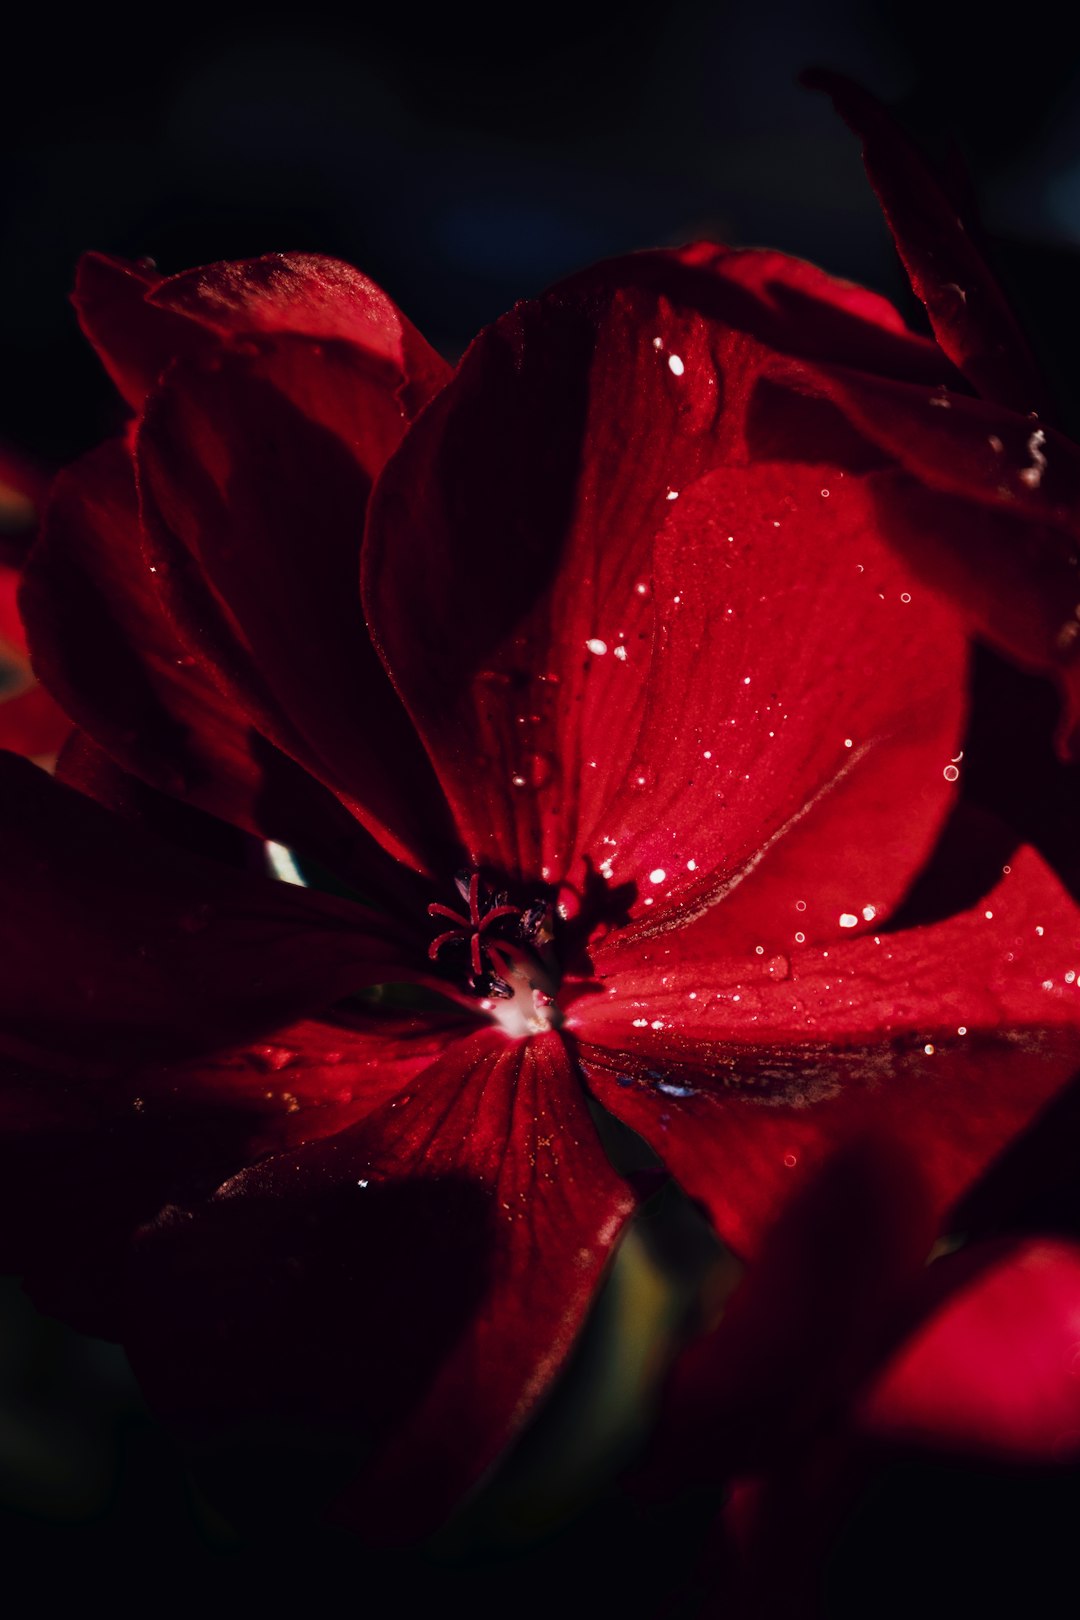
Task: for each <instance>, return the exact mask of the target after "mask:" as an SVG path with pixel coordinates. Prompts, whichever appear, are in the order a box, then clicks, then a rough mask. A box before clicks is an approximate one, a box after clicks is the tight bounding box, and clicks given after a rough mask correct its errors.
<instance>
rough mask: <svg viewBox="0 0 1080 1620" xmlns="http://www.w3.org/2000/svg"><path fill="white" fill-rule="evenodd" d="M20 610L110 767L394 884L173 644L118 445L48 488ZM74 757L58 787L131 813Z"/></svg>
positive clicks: (369, 848)
mask: <svg viewBox="0 0 1080 1620" xmlns="http://www.w3.org/2000/svg"><path fill="white" fill-rule="evenodd" d="M0 577H2V576H0ZM21 602H22V608H23V612H24V613H25V615H26V620H27V624H28V626H29V629H30V632H31V636H32V639H33V645H34V660H35V665H36V667H37V668H38V670H39V671H40V672H41V674H42V677H43V678H44V679H45V680H46V681H47V683H48V685H49V687H50V689H51V690H52V691H53V692H54V693H55V694H56V695H57V696H58V697H59V699H60V701H61V702H62V703H63V705H64V709H65V711H66V712H67V714H69V715H70V716H72V717H73V718H74V719H75V720H76V721H77V722H78V724H79V725H80V726H82V727H84V728H85V730H86V731H87V733H89V735H90V736H92V737H93V738H94V740H95V741H96V743H97V744H98V745H100V748H102V749H104V750H106V751H107V754H108V756H109V757H110V759H111V760H112V761H115V762H116V765H117V766H122V767H123V768H124V770H125V771H127V772H130V773H131V774H132V775H134V776H136V777H138V778H140V779H141V780H142V781H143V782H145V783H147V784H149V786H151V787H153V788H156V789H158V790H160V791H161V792H162V793H165V794H168V795H170V796H175V797H177V798H181V799H183V800H184V801H185V803H187V804H190V805H194V806H196V807H197V808H198V809H200V810H206V811H209V812H210V813H211V814H212V815H215V816H219V817H221V818H222V819H224V820H226V821H229V822H231V823H233V825H235V826H238V827H241V828H243V829H244V830H245V831H249V832H254V833H257V834H259V835H260V836H262V837H264V838H272V839H275V840H277V841H279V842H281V843H285V844H287V845H290V846H295V847H296V848H298V849H300V850H301V851H302V852H304V853H305V854H308V855H310V856H313V857H317V858H318V859H320V860H321V861H323V862H324V863H325V864H327V865H328V866H329V867H330V868H331V869H332V870H333V871H335V872H337V873H338V874H340V875H342V876H344V877H351V878H353V879H355V880H362V885H363V892H364V893H366V894H371V895H374V894H376V893H379V894H382V893H384V892H386V890H387V889H388V887H393V878H394V875H395V874H394V873H393V872H392V871H390V870H387V868H391V867H396V865H397V863H396V862H393V863H391V862H389V861H388V860H387V858H386V857H385V856H384V855H383V853H382V851H381V850H380V849H379V847H378V846H377V845H376V844H375V843H374V841H373V840H371V839H370V838H369V837H368V835H367V834H366V833H365V832H364V831H363V829H362V828H361V827H359V826H358V825H357V823H356V821H355V819H354V818H353V817H352V816H351V815H349V813H348V812H347V811H346V810H345V808H344V807H343V806H342V805H341V804H340V802H339V801H338V800H336V799H335V798H334V796H333V795H332V794H330V793H329V792H328V791H327V790H326V789H325V788H323V787H322V786H321V785H320V784H319V783H317V782H316V781H315V780H314V779H313V778H312V777H311V776H309V775H308V774H307V773H306V772H305V771H302V770H300V769H299V768H298V767H297V766H296V765H295V764H294V763H293V762H292V761H291V760H289V759H288V758H286V757H285V756H284V755H283V754H281V753H280V752H279V750H277V749H276V748H274V747H273V745H272V744H271V743H270V742H268V741H266V740H265V739H264V738H263V737H261V736H259V735H258V733H257V732H256V731H255V730H254V729H253V728H252V726H251V725H250V724H249V722H248V718H247V716H246V714H245V713H244V712H243V710H242V709H240V708H238V706H237V705H236V704H235V703H234V702H233V701H232V700H231V699H230V698H229V697H228V696H226V695H225V694H224V693H223V692H222V691H221V690H220V688H219V686H218V685H217V683H216V682H215V681H214V679H213V678H212V675H211V674H210V673H209V672H208V671H207V669H206V667H205V666H204V664H203V663H202V662H201V661H200V660H199V659H198V658H197V656H196V655H195V654H194V653H193V652H192V650H191V649H190V648H189V646H188V644H187V643H186V642H185V641H184V640H183V639H182V638H181V636H180V634H179V632H178V630H177V628H176V625H175V624H174V622H173V620H172V619H171V618H170V616H169V613H168V611H167V608H166V604H165V601H164V598H163V593H162V591H161V590H160V589H159V576H158V575H157V574H155V573H153V572H151V569H150V567H149V566H148V562H147V558H146V556H145V554H144V549H143V539H142V531H141V527H140V524H139V518H138V512H137V509H136V499H135V487H134V478H133V469H132V466H131V462H130V459H129V457H128V455H127V453H126V451H125V450H124V449H123V447H122V446H121V445H119V444H110V445H105V446H103V447H102V448H101V449H99V450H95V451H93V452H92V453H91V454H90V455H89V456H86V457H84V459H83V460H82V461H81V462H79V463H77V464H76V466H75V467H74V468H72V469H70V470H69V471H68V472H66V473H64V474H62V475H61V477H60V478H59V479H58V480H57V482H56V487H55V493H54V497H53V500H52V502H51V505H50V507H49V512H48V516H47V520H46V523H45V525H44V529H43V532H42V535H41V537H40V539H39V541H38V543H37V545H36V546H35V548H34V551H33V554H32V557H31V559H30V562H29V563H28V565H27V568H26V576H25V582H24V586H23V590H22V597H21ZM69 729H70V722H69ZM20 751H21V750H20ZM77 752H78V760H76V758H75V755H74V754H73V753H72V751H71V750H69V751H68V755H67V758H66V759H65V762H64V771H65V775H64V779H65V780H67V781H70V782H72V783H73V784H74V785H76V786H78V787H79V788H80V789H81V791H83V792H88V793H90V794H92V795H93V796H95V797H97V798H98V799H99V800H100V801H101V802H102V803H106V804H109V805H110V807H112V808H117V809H121V810H122V811H124V813H127V812H128V811H129V810H130V808H131V805H130V803H129V801H130V799H131V784H130V783H127V785H126V787H125V788H124V790H123V791H122V792H120V793H119V794H117V793H116V792H115V791H112V790H109V789H107V788H105V787H104V785H103V780H102V778H103V773H104V774H107V775H114V776H117V777H118V778H119V777H120V776H122V773H120V772H118V771H117V770H116V768H115V767H111V766H110V765H109V764H108V763H107V762H105V761H104V760H103V759H102V757H101V755H100V754H99V753H96V752H95V751H94V750H93V749H92V747H91V746H90V745H88V744H87V743H85V742H84V743H83V744H82V745H81V747H80V749H79V750H78V751H77ZM114 787H115V784H114ZM417 903H418V905H419V904H422V897H419V899H418V901H417Z"/></svg>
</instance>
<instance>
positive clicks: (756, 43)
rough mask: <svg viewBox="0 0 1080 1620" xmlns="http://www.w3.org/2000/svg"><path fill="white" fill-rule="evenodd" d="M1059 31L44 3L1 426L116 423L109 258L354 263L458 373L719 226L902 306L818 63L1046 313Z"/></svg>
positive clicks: (27, 81)
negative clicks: (512, 313) (884, 129)
mask: <svg viewBox="0 0 1080 1620" xmlns="http://www.w3.org/2000/svg"><path fill="white" fill-rule="evenodd" d="M1054 15H1055V13H1054V9H1053V8H1050V7H1046V6H1043V7H1039V8H1035V7H1030V8H1028V11H1027V12H1025V11H1024V10H1023V9H1022V8H1021V9H1016V10H1014V11H1013V12H1012V13H1010V14H1009V17H1008V20H1007V22H1006V21H1003V20H1002V18H1001V17H999V16H997V15H996V14H995V13H992V12H991V11H990V10H989V9H984V10H983V11H981V12H977V11H975V9H974V8H971V9H968V8H966V7H965V8H961V7H956V6H952V7H950V6H949V5H948V4H941V3H937V4H935V3H928V0H915V3H911V0H908V3H878V4H877V5H875V6H860V5H857V4H851V3H844V0H823V3H816V4H813V5H808V4H805V3H803V0H780V3H776V0H773V3H771V4H770V3H768V0H763V3H752V0H744V3H740V4H724V3H722V0H721V3H713V4H709V3H707V0H675V3H674V4H669V5H665V6H662V7H661V6H656V7H646V6H643V5H640V4H624V5H615V4H610V3H609V4H598V3H596V0H551V3H549V4H547V5H545V6H544V7H543V8H521V9H518V10H504V11H501V12H490V11H486V10H485V11H483V12H481V11H479V10H473V11H470V9H469V8H468V7H464V8H463V7H461V6H454V7H449V6H448V7H444V8H441V9H440V10H438V11H434V12H432V13H428V12H427V11H425V10H423V9H419V8H416V7H414V6H410V5H408V4H398V5H392V4H391V5H381V6H378V7H375V6H365V5H361V6H357V7H355V8H352V9H343V8H341V7H339V6H328V5H326V4H325V0H310V3H305V4H303V5H293V6H288V7H286V6H281V5H256V4H248V5H237V4H229V3H228V0H226V3H224V4H220V5H214V4H211V5H203V6H199V7H196V6H191V5H187V6H179V5H177V4H175V3H173V4H166V5H161V4H158V5H156V6H153V7H145V8H142V9H140V10H138V11H136V10H134V9H130V10H127V11H123V10H117V9H116V8H115V7H109V8H105V7H91V8H86V9H84V10H82V11H81V12H77V13H75V14H74V15H73V16H68V15H64V16H63V17H61V15H60V14H59V13H58V12H55V11H53V10H52V9H51V8H49V7H48V6H47V5H39V6H33V5H23V6H21V7H20V8H19V11H18V14H16V15H14V16H12V15H9V16H8V17H7V18H6V19H5V22H4V25H3V30H2V32H0V59H2V61H3V75H2V82H0V119H2V120H3V123H4V126H5V133H4V137H3V145H2V149H0V352H2V353H3V356H4V371H3V376H4V387H3V390H2V392H0V433H3V434H4V435H6V436H7V438H8V440H9V441H14V442H16V443H21V444H23V445H26V446H31V447H34V448H36V449H39V450H40V451H41V452H42V453H44V454H46V455H47V456H49V457H50V458H66V457H69V456H70V455H72V454H73V453H74V452H75V451H77V450H78V449H80V448H82V447H83V446H85V445H86V444H88V443H90V442H92V441H93V440H94V439H95V437H99V436H101V434H102V433H103V432H104V431H106V430H107V429H108V428H109V427H110V426H111V421H110V419H109V417H108V403H107V401H108V394H107V391H106V389H105V387H104V385H103V384H102V382H101V380H100V378H99V376H98V373H97V371H96V369H95V365H94V362H93V360H92V359H91V357H90V356H89V354H88V353H87V352H86V351H85V349H84V348H83V347H82V345H81V343H80V340H79V338H78V335H77V333H76V330H75V324H74V321H73V319H72V317H71V314H70V311H69V310H68V308H67V305H66V294H67V291H68V288H69V287H70V283H71V276H72V269H73V266H74V263H75V260H76V258H77V256H78V254H79V253H80V252H81V251H82V250H83V249H85V248H87V247H96V248H101V249H105V250H108V251H112V252H117V253H122V254H129V255H131V256H132V257H137V256H140V255H143V254H147V255H150V256H151V257H153V258H155V259H156V260H157V261H158V263H159V265H160V267H161V268H162V269H163V270H165V271H172V270H178V269H182V268H186V267H187V266H189V265H192V264H196V263H200V262H205V261H207V260H212V259H215V258H234V257H238V256H244V255H248V254H253V253H260V252H267V251H278V250H285V249H292V248H307V249H313V250H319V251H323V252H329V253H335V254H338V255H340V256H342V257H344V258H347V259H349V260H350V261H352V262H353V263H355V264H357V265H359V266H360V268H362V269H363V270H365V271H366V272H367V273H368V274H370V275H371V276H373V277H374V278H375V279H376V280H377V281H379V282H380V283H382V285H384V286H385V288H386V289H387V291H388V292H390V293H391V295H392V296H393V297H394V298H396V299H397V300H398V302H399V303H400V304H401V305H402V307H403V308H404V309H405V311H406V313H407V314H408V315H410V316H411V317H412V319H413V320H414V321H415V322H416V323H417V324H418V325H419V326H420V327H421V329H422V330H423V331H424V332H425V333H426V335H427V336H429V337H430V338H431V340H432V341H433V342H435V343H436V344H437V345H438V346H441V347H442V348H444V349H445V350H447V351H455V350H460V348H461V347H462V346H463V345H464V344H465V343H466V342H467V341H468V339H469V338H470V337H471V336H472V334H473V333H474V332H475V331H476V330H477V328H478V327H479V326H480V325H482V324H483V323H484V322H486V321H488V320H490V319H492V318H493V317H494V316H496V315H498V314H499V313H501V311H502V310H503V309H505V308H506V307H507V306H508V305H509V304H511V303H512V302H513V301H514V299H515V298H518V297H521V296H523V295H527V294H531V293H534V292H536V291H538V290H539V289H540V288H541V287H543V286H545V285H546V284H547V283H549V282H550V281H552V280H553V279H555V278H556V277H558V276H559V275H561V274H563V273H564V272H566V271H568V270H571V269H573V268H575V267H577V266H580V265H582V264H585V263H587V262H589V261H590V260H593V259H597V258H601V257H604V256H606V255H610V254H614V253H618V252H621V251H624V250H626V249H628V248H635V247H646V246H652V245H656V244H658V243H666V242H676V241H683V240H687V239H691V238H694V237H696V236H703V235H711V236H714V237H719V238H720V239H722V240H727V241H731V242H735V243H742V244H766V245H769V246H774V247H779V248H783V249H786V250H788V251H790V252H795V253H800V254H803V255H805V256H806V257H808V258H812V259H815V260H816V261H817V262H819V263H821V264H822V265H824V266H825V267H826V268H827V269H830V270H833V271H836V272H839V273H842V274H845V275H848V276H851V277H853V278H855V279H861V280H864V281H867V282H868V283H870V284H872V285H874V286H877V287H879V288H881V289H882V290H885V291H890V292H892V293H894V294H895V295H897V296H900V295H901V291H902V289H901V283H900V280H899V278H898V276H897V273H896V268H895V264H894V261H893V258H892V255H891V251H890V248H889V245H888V240H887V237H886V235H885V232H884V229H883V227H882V225H881V222H880V219H879V217H878V215H877V211H876V208H875V206H874V202H873V199H872V198H871V196H870V194H869V192H868V190H867V187H866V185H865V183H864V180H863V177H862V172H861V167H860V164H859V159H858V153H857V150H856V148H855V144H854V142H853V141H852V139H851V137H850V136H849V135H848V133H847V132H846V130H844V129H843V128H842V127H841V126H840V125H839V123H838V122H837V120H836V119H835V118H834V116H833V114H832V112H831V110H830V109H829V107H828V105H827V104H826V102H825V101H824V100H823V98H821V97H820V96H814V95H811V94H809V93H807V92H805V91H802V90H800V89H799V88H798V87H797V85H796V83H795V80H796V75H797V74H798V72H799V71H800V70H801V69H802V68H804V67H806V66H808V65H810V64H813V63H822V64H825V65H829V66H832V67H837V68H841V69H843V70H845V71H847V72H849V73H851V74H853V75H854V76H856V77H858V78H860V79H861V80H863V82H864V83H866V84H868V85H869V86H870V87H871V88H873V89H874V90H876V91H877V92H878V93H879V94H880V95H882V96H883V97H885V98H886V99H888V100H890V101H892V102H894V103H895V104H896V105H898V106H899V107H900V108H901V109H902V111H903V113H904V115H905V117H906V118H907V119H908V121H909V122H910V123H911V124H912V125H913V127H915V128H917V129H918V130H919V131H920V132H921V133H922V134H923V135H924V136H925V137H926V138H927V139H928V140H929V141H930V143H931V145H932V146H933V147H935V148H936V149H937V151H938V152H939V153H940V154H941V156H942V158H943V159H948V158H949V153H950V148H951V147H953V146H955V147H956V148H958V149H959V150H960V151H961V152H962V154H963V157H964V159H965V160H966V162H967V164H968V165H969V167H970V171H971V174H972V179H973V186H974V191H975V193H976V194H977V196H978V198H979V200H980V201H981V203H982V204H983V208H984V213H985V215H986V218H987V222H988V224H989V225H990V226H991V227H992V228H993V229H994V231H995V232H997V233H998V234H999V235H1004V236H1007V237H1013V238H1016V237H1020V238H1025V239H1027V241H1028V243H1029V244H1038V245H1039V246H1038V247H1036V246H1031V245H1029V246H1027V247H1026V248H1025V249H1023V250H1021V249H1019V248H1016V247H1015V246H1012V245H1010V246H1008V247H1007V248H1006V251H1004V252H1003V254H1002V258H1003V261H1004V262H1005V263H1006V268H1007V271H1008V273H1009V277H1010V279H1011V280H1012V281H1013V282H1014V283H1015V284H1016V285H1017V286H1018V288H1019V293H1020V298H1021V302H1027V303H1031V302H1036V303H1037V306H1038V310H1039V312H1040V314H1042V315H1045V314H1046V313H1047V281H1048V279H1050V278H1049V277H1048V275H1047V272H1046V267H1045V265H1044V263H1043V262H1042V261H1043V260H1044V259H1045V258H1046V257H1047V255H1046V254H1045V253H1044V252H1043V251H1042V247H1041V245H1042V244H1045V243H1052V244H1058V245H1059V246H1060V245H1066V244H1071V242H1072V241H1073V239H1074V237H1075V236H1076V235H1077V234H1080V144H1078V143H1080V108H1078V107H1077V103H1076V100H1075V98H1074V96H1073V95H1072V90H1073V85H1074V79H1075V74H1076V68H1077V53H1076V49H1075V46H1074V41H1073V39H1072V34H1071V29H1070V27H1069V25H1068V24H1067V23H1065V22H1062V21H1057V22H1055V21H1054ZM1033 261H1038V263H1037V264H1035V263H1034V262H1033ZM1069 271H1070V272H1071V265H1070V266H1069ZM1036 279H1037V280H1038V283H1039V286H1040V291H1039V294H1038V298H1037V300H1033V299H1032V297H1031V294H1030V285H1031V284H1032V283H1033V281H1035V280H1036ZM1062 281H1063V284H1067V285H1068V286H1069V302H1070V303H1071V292H1072V287H1074V286H1075V278H1073V277H1071V275H1070V274H1068V273H1066V272H1065V271H1062ZM1063 296H1064V295H1063ZM1059 341H1060V333H1056V334H1054V336H1053V338H1052V340H1051V347H1053V348H1055V349H1056V347H1057V346H1058V343H1059ZM1071 341H1072V340H1071V338H1070V342H1071Z"/></svg>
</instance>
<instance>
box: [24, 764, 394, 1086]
mask: <svg viewBox="0 0 1080 1620" xmlns="http://www.w3.org/2000/svg"><path fill="white" fill-rule="evenodd" d="M0 850H2V855H3V862H4V874H5V875H4V904H3V907H2V908H0V944H2V950H3V957H4V962H5V969H4V973H3V975H2V976H0V1050H2V1051H4V1052H5V1053H6V1054H8V1055H11V1056H13V1057H15V1058H21V1059H24V1060H26V1061H28V1062H33V1063H39V1064H42V1065H44V1066H48V1067H54V1068H57V1069H59V1070H60V1071H61V1072H75V1073H79V1072H84V1073H88V1074H94V1073H103V1072H105V1073H107V1072H109V1071H111V1070H113V1069H114V1068H115V1067H116V1065H117V1064H122V1065H128V1066H134V1065H137V1064H140V1063H146V1062H148V1061H151V1060H153V1059H154V1058H162V1057H166V1056H168V1057H173V1056H180V1055H182V1054H184V1053H186V1052H194V1051H198V1050H200V1049H202V1050H206V1049H208V1048H213V1047H215V1046H222V1045H225V1044H226V1043H228V1042H229V1041H233V1040H236V1039H239V1038H242V1037H243V1036H245V1035H248V1034H251V1035H254V1034H255V1033H256V1032H258V1031H259V1030H272V1029H275V1028H280V1027H281V1026H282V1025H283V1024H286V1023H288V1022H289V1021H290V1020H291V1019H293V1018H296V1017H297V1016H298V1015H300V1014H302V1013H304V1012H306V1011H309V1010H315V1009H319V1008H323V1007H327V1006H329V1005H331V1004H332V1003H333V1002H334V1001H336V1000H338V999H339V998H340V997H342V996H345V995H347V994H349V993H350V992H351V991H354V990H358V989H360V988H362V987H363V986H364V985H366V984H370V983H373V982H376V981H386V980H390V979H409V978H413V977H416V976H417V975H416V972H415V970H414V969H413V968H412V967H411V965H410V961H409V958H408V952H407V950H406V949H405V947H404V945H403V944H402V942H401V939H400V938H399V937H398V936H395V935H394V933H393V932H392V931H391V930H390V929H389V928H388V927H386V926H385V925H384V924H383V923H381V922H380V921H378V920H377V919H375V917H374V916H373V914H372V913H370V912H368V911H366V910H365V909H364V908H363V907H360V906H355V905H352V904H351V903H349V902H347V901H338V900H334V899H331V898H330V897H329V896H325V895H316V894H314V893H312V892H311V891H309V890H303V889H297V888H293V887H291V886H290V885H288V884H284V883H273V882H269V881H265V882H264V881H262V880H261V879H259V878H254V877H248V876H247V875H246V874H244V873H241V872H236V871H232V870H230V869H229V868H228V867H226V866H218V865H217V864H216V863H214V862H210V861H204V860H201V859H200V858H199V857H197V856H193V855H189V854H186V853H184V852H182V851H180V850H178V849H176V848H175V847H173V846H171V845H169V844H166V843H164V842H162V841H160V840H159V839H157V838H155V837H153V836H152V835H151V834H149V833H145V832H142V831H141V830H140V829H138V828H136V827H134V826H132V825H131V824H130V823H127V822H123V821H121V820H120V819H119V818H118V817H115V816H113V815H110V814H109V813H108V812H107V811H104V810H102V809H100V808H99V807H98V806H97V805H95V804H93V803H91V801H90V800H89V799H86V798H84V797H83V796H82V795H81V794H79V793H74V792H72V791H71V790H70V789H69V788H66V787H61V786H60V785H59V784H58V783H55V782H53V781H51V780H50V779H49V778H48V777H47V776H45V775H44V773H43V772H41V771H39V770H37V769H36V768H35V767H34V766H31V765H29V764H27V763H25V762H24V761H22V760H19V759H17V758H16V757H15V756H14V755H12V754H5V755H2V756H0Z"/></svg>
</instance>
